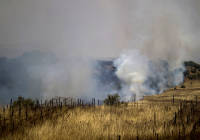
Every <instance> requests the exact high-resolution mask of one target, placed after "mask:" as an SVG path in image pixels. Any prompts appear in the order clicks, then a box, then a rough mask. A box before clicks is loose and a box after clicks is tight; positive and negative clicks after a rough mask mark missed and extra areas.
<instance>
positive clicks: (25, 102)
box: [13, 96, 34, 107]
mask: <svg viewBox="0 0 200 140" xmlns="http://www.w3.org/2000/svg"><path fill="white" fill-rule="evenodd" d="M19 105H23V106H33V105H34V101H33V100H32V99H24V98H23V97H21V96H19V97H18V98H17V100H16V101H14V102H13V106H14V107H15V106H19Z"/></svg>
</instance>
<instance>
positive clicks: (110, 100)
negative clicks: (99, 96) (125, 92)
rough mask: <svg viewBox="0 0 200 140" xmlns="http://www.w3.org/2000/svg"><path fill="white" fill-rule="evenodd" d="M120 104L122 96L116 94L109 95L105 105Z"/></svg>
mask: <svg viewBox="0 0 200 140" xmlns="http://www.w3.org/2000/svg"><path fill="white" fill-rule="evenodd" d="M119 103H120V96H119V95H118V94H117V93H116V94H113V95H111V94H109V95H108V96H107V98H106V99H105V100H104V104H106V105H118V104H119Z"/></svg>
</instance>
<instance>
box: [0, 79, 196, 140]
mask: <svg viewBox="0 0 200 140" xmlns="http://www.w3.org/2000/svg"><path fill="white" fill-rule="evenodd" d="M191 82H192V84H191ZM185 85H186V88H180V87H177V88H176V89H170V90H168V91H166V92H164V93H163V94H160V95H154V96H145V97H144V99H143V100H140V101H137V102H135V103H133V102H132V103H128V104H121V105H117V106H88V105H87V106H83V105H81V104H80V105H79V106H76V107H75V106H74V107H70V106H68V105H66V106H65V105H62V106H61V104H59V105H58V106H56V107H52V106H48V105H46V106H45V105H43V106H40V107H38V108H37V109H36V111H35V110H34V109H35V108H32V109H31V108H29V109H28V110H29V113H28V114H30V115H29V116H28V119H27V118H26V115H25V114H26V110H25V108H23V109H22V110H21V118H19V110H18V111H16V113H14V116H15V117H13V118H17V121H15V123H16V124H14V125H16V126H14V128H12V127H13V126H12V121H9V119H8V120H7V121H5V122H4V120H3V118H2V119H1V131H2V130H3V129H5V128H3V129H2V127H3V123H5V125H7V126H9V127H8V128H7V129H5V130H7V131H5V132H4V134H2V137H1V138H2V139H5V140H66V139H76V140H78V139H142V140H143V139H198V136H200V102H199V101H200V88H199V87H200V82H199V81H188V82H186V83H185ZM9 110H10V109H9V108H8V109H6V110H5V114H6V115H5V116H7V117H8V116H10V112H9ZM41 110H42V111H41ZM41 112H42V113H41ZM1 114H3V112H1ZM23 114H24V115H23ZM1 116H2V115H1Z"/></svg>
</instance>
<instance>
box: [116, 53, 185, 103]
mask: <svg viewBox="0 0 200 140" xmlns="http://www.w3.org/2000/svg"><path fill="white" fill-rule="evenodd" d="M115 66H116V67H117V71H116V75H117V76H118V78H119V79H120V80H121V81H122V82H123V85H122V90H121V94H122V96H123V97H124V99H125V100H129V99H130V98H131V97H132V96H133V95H136V98H137V99H140V98H142V97H143V96H144V95H147V94H156V93H157V94H159V93H161V92H163V91H164V90H166V89H167V88H170V87H173V86H177V85H179V84H180V83H182V82H183V79H184V77H183V72H184V70H185V69H184V66H183V65H182V64H181V65H177V68H175V69H171V68H170V65H169V63H168V61H166V60H156V61H154V60H151V59H150V58H148V57H147V56H144V55H143V54H141V53H140V51H139V50H129V51H128V52H126V53H124V54H122V55H121V56H120V57H119V58H118V59H116V60H115Z"/></svg>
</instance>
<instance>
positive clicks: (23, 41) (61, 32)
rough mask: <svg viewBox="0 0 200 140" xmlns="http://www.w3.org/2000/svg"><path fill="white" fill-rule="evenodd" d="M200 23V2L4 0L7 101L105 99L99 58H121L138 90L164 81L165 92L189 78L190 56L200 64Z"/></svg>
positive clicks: (1, 75)
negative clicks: (186, 72) (97, 69)
mask: <svg viewBox="0 0 200 140" xmlns="http://www.w3.org/2000/svg"><path fill="white" fill-rule="evenodd" d="M199 26H200V1H199V0H84V1H83V0H0V104H1V103H2V102H3V103H5V102H6V100H7V101H9V99H10V98H12V97H14V98H16V97H17V96H19V95H21V96H24V97H32V98H38V97H41V96H42V97H45V98H46V97H54V96H65V97H66V96H79V97H83V96H84V97H85V96H88V97H94V96H95V97H100V98H104V97H106V95H107V94H108V92H107V91H104V90H102V91H101V93H100V91H99V89H97V87H98V86H99V83H98V82H97V81H98V80H96V79H94V72H95V69H94V67H95V65H94V64H93V63H92V62H91V61H93V62H94V60H99V59H100V60H101V59H108V60H111V59H113V58H118V60H119V62H118V63H117V73H116V75H117V76H118V78H119V79H121V80H123V81H125V83H127V85H128V89H129V91H130V95H131V94H132V92H136V91H138V92H137V93H138V95H140V94H141V92H143V93H146V92H149V91H152V87H151V85H152V82H153V83H154V80H155V81H156V82H157V81H158V80H157V79H160V83H161V84H159V83H158V82H157V83H158V85H159V86H158V88H159V89H160V90H159V91H163V90H164V89H166V88H168V85H167V84H166V83H168V82H169V81H172V82H171V85H173V86H174V85H178V84H180V83H181V82H182V81H183V75H182V74H183V71H184V67H183V62H184V61H188V60H193V61H196V62H200V57H199V53H200V39H199V36H200V28H199ZM135 50H136V51H135ZM6 57H7V58H6ZM163 60H164V61H163ZM164 62H167V63H164ZM91 63H92V64H91ZM166 64H167V65H166ZM160 73H161V74H160ZM152 75H153V79H154V80H153V81H151V80H150V81H149V77H151V76H152ZM166 75H171V76H168V78H166ZM136 79H139V81H137V80H136ZM135 80H136V81H135ZM175 81H177V82H175ZM138 82H139V83H138ZM174 82H175V83H176V84H174ZM145 84H147V85H145ZM137 85H138V86H137ZM144 85H145V86H144ZM126 87H127V86H125V88H124V92H125V95H127V94H126V93H127V88H126ZM138 87H139V88H138ZM102 89H103V88H102ZM157 91H158V90H155V89H153V91H152V93H156V92H157ZM109 92H115V91H109Z"/></svg>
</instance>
